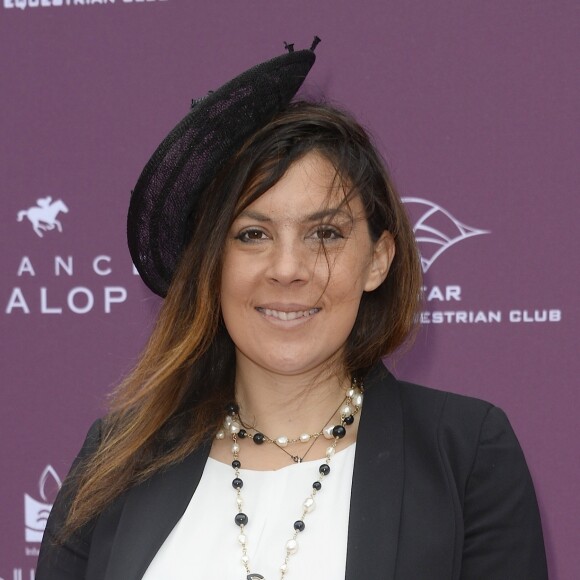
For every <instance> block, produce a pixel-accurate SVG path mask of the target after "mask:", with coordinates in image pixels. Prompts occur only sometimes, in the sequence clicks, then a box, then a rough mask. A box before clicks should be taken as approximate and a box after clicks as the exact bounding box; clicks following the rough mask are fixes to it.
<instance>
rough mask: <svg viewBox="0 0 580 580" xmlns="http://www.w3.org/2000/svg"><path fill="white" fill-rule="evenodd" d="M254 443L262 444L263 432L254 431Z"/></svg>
mask: <svg viewBox="0 0 580 580" xmlns="http://www.w3.org/2000/svg"><path fill="white" fill-rule="evenodd" d="M254 443H255V444H256V445H262V443H264V434H263V433H260V432H259V431H258V432H257V433H254Z"/></svg>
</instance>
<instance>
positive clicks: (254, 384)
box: [210, 364, 359, 470]
mask: <svg viewBox="0 0 580 580" xmlns="http://www.w3.org/2000/svg"><path fill="white" fill-rule="evenodd" d="M341 375H342V376H341ZM350 384H351V380H350V377H348V376H346V375H345V373H341V374H339V373H337V372H333V371H330V370H326V372H322V371H320V369H316V370H314V371H312V372H307V373H302V374H300V375H298V374H293V375H282V374H277V373H272V372H269V371H267V370H265V369H262V368H255V367H254V366H253V365H250V364H248V365H245V364H238V365H237V367H236V402H237V403H238V405H239V416H240V419H241V421H242V423H243V424H244V426H245V427H247V428H252V429H251V430H252V432H255V431H259V432H261V433H263V434H264V435H266V436H267V437H268V438H270V439H276V438H277V437H280V436H282V435H284V436H286V437H288V438H289V439H295V438H298V437H299V436H300V435H302V434H304V433H308V434H309V435H313V434H315V433H320V432H321V431H322V429H323V428H324V427H326V426H328V425H336V424H339V423H340V413H339V411H340V407H341V405H342V402H343V401H344V400H345V397H346V391H347V390H348V388H349V386H350ZM358 422H359V415H358V414H357V416H356V418H355V422H354V423H353V424H352V425H350V426H349V427H348V429H347V431H346V436H345V437H344V438H343V439H340V441H339V443H338V446H337V448H336V450H337V451H339V450H340V449H343V448H345V447H346V446H348V445H350V444H352V443H354V442H355V440H356V433H357V430H358ZM238 443H239V445H240V455H239V456H240V460H241V462H242V465H243V467H244V468H246V469H256V470H272V469H279V468H281V467H285V466H287V465H289V464H291V463H292V462H293V459H292V456H296V457H300V458H302V457H303V456H304V454H306V457H305V459H306V460H308V459H322V458H324V457H325V455H326V452H327V449H328V446H329V445H331V441H329V440H328V439H327V438H325V437H324V436H322V435H321V436H319V437H313V438H311V439H310V440H309V442H308V444H305V443H302V442H296V443H290V444H289V445H288V446H287V447H286V448H285V451H283V450H282V449H280V448H278V446H277V445H273V444H264V445H255V444H254V443H253V442H252V440H251V439H249V438H244V439H238ZM231 447H232V440H231V438H230V437H229V436H226V437H225V438H223V439H219V440H218V439H216V440H214V444H213V446H212V450H211V453H210V455H211V457H213V458H214V459H217V460H218V461H221V462H223V463H230V462H231V461H232V452H231Z"/></svg>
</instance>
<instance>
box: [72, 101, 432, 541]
mask: <svg viewBox="0 0 580 580" xmlns="http://www.w3.org/2000/svg"><path fill="white" fill-rule="evenodd" d="M310 152H316V153H318V154H320V155H322V156H324V157H325V158H326V159H327V160H328V161H329V162H330V163H331V164H332V165H333V167H334V169H335V171H336V177H337V178H338V180H339V183H340V185H341V187H342V189H343V191H344V192H345V199H346V201H348V199H350V198H352V196H354V195H357V196H359V198H360V199H361V200H362V203H363V206H364V209H365V213H366V218H367V221H368V227H369V232H370V235H371V238H372V240H373V241H375V242H376V241H377V240H378V239H379V238H380V236H381V235H382V233H383V232H384V231H387V232H389V233H390V235H391V236H392V238H393V240H394V244H395V255H394V259H393V262H392V264H391V267H390V270H389V273H388V276H387V278H386V279H385V281H384V282H383V283H382V284H381V285H380V286H379V287H378V288H376V289H375V290H373V291H372V292H365V293H364V294H363V296H362V299H361V303H360V307H359V311H358V315H357V318H356V321H355V323H354V326H353V328H352V331H351V332H350V335H349V336H348V339H347V342H346V345H345V348H344V356H343V361H342V362H343V366H344V369H343V370H344V372H345V373H347V374H349V375H351V376H364V374H365V373H366V371H367V370H368V369H369V368H370V367H372V366H373V365H375V364H376V363H377V362H378V361H379V360H380V359H381V357H384V356H386V355H388V354H391V353H393V352H394V351H395V350H397V349H398V348H399V347H401V346H402V345H403V344H404V343H405V342H406V341H407V340H408V339H409V337H410V336H412V334H413V330H414V328H415V326H416V323H417V318H418V311H419V306H420V288H421V269H420V260H419V255H418V252H417V249H416V246H415V241H414V236H413V230H412V228H411V225H410V223H409V220H408V218H407V216H406V213H405V210H404V208H403V204H402V202H401V200H400V198H399V196H398V195H397V193H396V191H395V189H394V186H393V184H392V181H391V179H390V177H389V175H388V172H387V170H386V167H385V163H384V162H383V161H382V159H381V157H380V155H379V154H378V152H377V151H376V149H375V147H374V145H373V144H372V142H371V140H370V138H369V136H368V134H367V133H366V131H365V130H364V129H363V128H362V127H361V126H360V125H359V124H358V123H357V122H356V121H355V120H354V119H353V118H352V117H351V116H350V115H349V114H347V113H345V112H343V111H341V110H339V109H337V108H334V107H332V106H329V105H327V104H318V103H309V102H303V101H300V102H295V103H293V104H291V105H290V106H289V107H288V108H287V109H286V110H285V111H283V112H282V113H280V114H278V115H277V116H276V117H275V118H274V119H273V120H272V121H271V122H270V123H269V124H268V125H266V126H265V127H264V128H262V129H261V130H260V131H258V132H257V133H255V134H254V135H253V136H252V137H251V138H250V139H249V140H248V141H247V142H246V143H245V144H244V145H243V146H242V148H241V149H240V150H239V151H238V153H237V154H236V155H235V156H234V157H233V158H232V159H231V160H230V161H229V162H228V163H227V164H226V165H225V166H224V167H223V168H222V170H221V171H220V173H219V174H218V175H217V176H216V177H215V179H214V180H213V182H212V183H211V184H210V186H209V187H208V188H207V189H206V190H205V191H204V192H203V193H202V195H201V196H200V198H199V200H198V201H197V203H196V207H195V208H194V210H193V212H192V216H191V218H190V226H191V227H190V231H191V238H190V240H189V242H188V243H187V245H186V247H185V250H184V252H183V255H182V257H181V259H180V262H179V265H178V268H177V271H176V273H175V276H174V279H173V280H172V283H171V285H170V287H169V291H168V294H167V298H166V299H165V302H164V304H163V306H162V308H161V311H160V313H159V316H158V319H157V322H156V325H155V328H154V330H153V332H152V334H151V337H150V339H149V342H148V344H147V346H146V347H145V349H144V351H143V353H142V355H141V357H140V359H139V361H138V363H137V365H136V367H135V368H134V370H133V371H132V372H131V374H130V375H129V376H128V377H127V378H126V379H125V380H124V381H123V382H122V384H121V385H120V386H119V387H118V388H117V389H116V391H115V392H114V393H113V394H112V397H111V406H110V412H109V414H108V415H107V416H106V417H105V418H104V419H103V420H102V423H101V433H100V440H99V442H98V443H96V444H95V448H94V450H92V452H91V453H90V454H89V456H88V457H87V458H86V459H84V460H83V461H82V462H80V463H79V464H78V465H77V466H76V468H75V469H73V471H72V472H71V475H70V476H69V482H68V487H69V489H70V490H71V497H70V502H71V507H70V510H69V513H68V518H67V521H66V525H65V527H64V531H63V537H66V536H67V535H69V534H71V533H73V532H74V530H75V529H77V528H79V527H80V526H83V525H84V524H86V523H88V522H89V521H90V520H92V519H93V518H94V517H96V516H97V515H98V514H99V513H100V512H101V511H102V510H103V509H104V508H105V507H106V506H107V505H108V504H110V503H111V502H112V501H113V500H114V499H115V498H116V497H118V496H119V495H120V494H121V493H122V492H123V491H125V490H126V489H128V488H129V487H131V486H133V485H135V484H137V483H140V482H142V481H144V480H146V479H147V478H149V477H150V476H151V475H152V474H154V473H156V472H157V471H159V470H160V469H162V468H164V467H167V466H168V465H170V464H172V463H176V462H178V461H180V460H182V459H183V458H185V457H186V456H187V455H188V454H190V453H191V452H192V451H193V450H195V449H196V448H198V447H199V446H200V445H203V444H204V443H209V441H210V440H211V437H212V436H213V434H214V433H215V432H216V430H217V429H218V426H219V424H220V423H221V421H222V418H223V410H224V407H225V405H226V404H227V403H228V402H230V401H232V400H233V399H234V379H235V349H234V345H233V343H232V340H231V339H230V337H229V335H228V334H227V331H226V329H225V326H224V323H223V320H222V318H221V308H220V293H219V288H220V285H221V274H222V264H223V253H224V247H225V243H226V238H227V235H228V232H229V229H230V227H231V224H232V222H233V221H234V219H236V217H237V216H238V215H239V213H240V212H242V211H243V210H244V209H245V208H246V207H248V205H250V204H251V203H252V202H253V201H255V200H256V199H257V198H259V197H260V196H261V195H263V194H264V193H265V192H266V191H268V190H269V189H270V188H271V187H272V186H273V185H274V184H276V183H277V182H278V180H279V179H280V178H281V177H282V176H283V175H284V174H285V173H286V171H287V170H288V168H289V167H290V166H291V165H292V164H293V163H295V162H296V161H297V160H299V159H301V158H302V157H303V156H304V155H306V154H307V153H310ZM329 275H331V273H329Z"/></svg>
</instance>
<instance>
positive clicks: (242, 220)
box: [221, 152, 394, 375]
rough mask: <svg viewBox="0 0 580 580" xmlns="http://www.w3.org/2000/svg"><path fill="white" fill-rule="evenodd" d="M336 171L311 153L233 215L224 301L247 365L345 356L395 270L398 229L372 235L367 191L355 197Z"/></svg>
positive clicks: (290, 370) (316, 362) (294, 364)
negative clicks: (359, 319)
mask: <svg viewBox="0 0 580 580" xmlns="http://www.w3.org/2000/svg"><path fill="white" fill-rule="evenodd" d="M334 175H335V171H334V168H333V167H332V165H331V164H330V163H329V161H328V160H327V159H326V158H325V157H323V156H322V155H320V154H318V153H315V152H311V153H308V154H307V155H306V156H304V157H303V158H302V159H301V160H299V161H297V162H296V163H294V164H293V165H292V166H291V167H290V169H289V170H288V171H287V173H286V174H285V175H284V176H283V177H282V178H281V179H280V180H279V181H278V183H276V185H274V186H273V187H272V188H271V189H269V190H268V191H267V192H266V193H265V194H264V195H262V196H261V197H260V198H258V199H257V200H256V201H254V202H253V203H252V204H251V205H250V206H248V208H247V209H246V210H244V211H243V212H242V213H241V214H240V216H239V217H238V218H237V219H236V220H235V221H234V223H233V224H232V227H231V228H230V231H229V234H228V239H227V241H226V246H225V254H224V266H223V272H222V283H221V307H222V313H223V318H224V322H225V325H226V328H227V330H228V333H229V334H230V336H231V338H232V340H233V342H234V344H235V346H236V356H237V364H238V365H240V364H250V365H255V366H258V367H261V368H263V369H266V370H268V371H269V372H273V373H276V374H285V375H298V374H300V373H305V372H310V371H313V370H315V369H317V368H319V367H321V365H324V364H325V363H326V362H327V361H329V360H340V354H341V351H342V349H343V347H344V344H345V342H346V339H347V337H348V335H349V333H350V331H351V329H352V327H353V325H354V322H355V319H356V315H357V311H358V308H359V304H360V300H361V297H362V294H363V292H365V291H371V290H374V289H375V288H376V287H377V286H379V285H380V284H381V282H382V281H383V280H384V278H385V277H386V274H387V271H388V268H389V265H390V262H391V260H392V257H393V253H394V244H393V241H392V238H391V236H390V235H389V234H388V233H386V232H385V233H384V234H383V236H382V237H381V239H380V240H379V241H378V242H377V243H376V244H375V243H373V242H372V240H371V237H370V235H369V231H368V226H367V220H366V217H365V214H364V208H363V205H362V202H361V200H360V199H359V198H358V197H354V198H353V199H352V200H350V201H349V202H348V204H346V203H345V199H344V193H343V191H342V189H340V187H339V186H338V185H335V186H334V189H331V188H332V183H333V179H334ZM329 192H331V193H330V197H329ZM323 246H324V247H323Z"/></svg>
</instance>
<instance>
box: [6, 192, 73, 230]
mask: <svg viewBox="0 0 580 580" xmlns="http://www.w3.org/2000/svg"><path fill="white" fill-rule="evenodd" d="M60 212H63V213H68V207H67V206H66V205H65V203H64V201H62V199H57V200H56V201H52V197H50V195H49V196H47V197H41V198H40V199H37V200H36V205H33V206H32V207H29V208H28V209H23V210H22V211H19V212H18V216H17V217H16V220H17V221H19V222H21V221H22V220H23V219H24V218H25V217H27V218H28V219H29V220H30V223H31V224H32V229H33V230H34V231H35V232H36V234H37V235H38V236H40V237H41V238H42V236H43V234H42V232H43V231H48V230H53V229H54V227H55V226H56V229H57V230H58V231H59V232H62V224H61V223H60V222H59V221H58V220H57V219H56V216H57V215H58V214H59V213H60Z"/></svg>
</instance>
